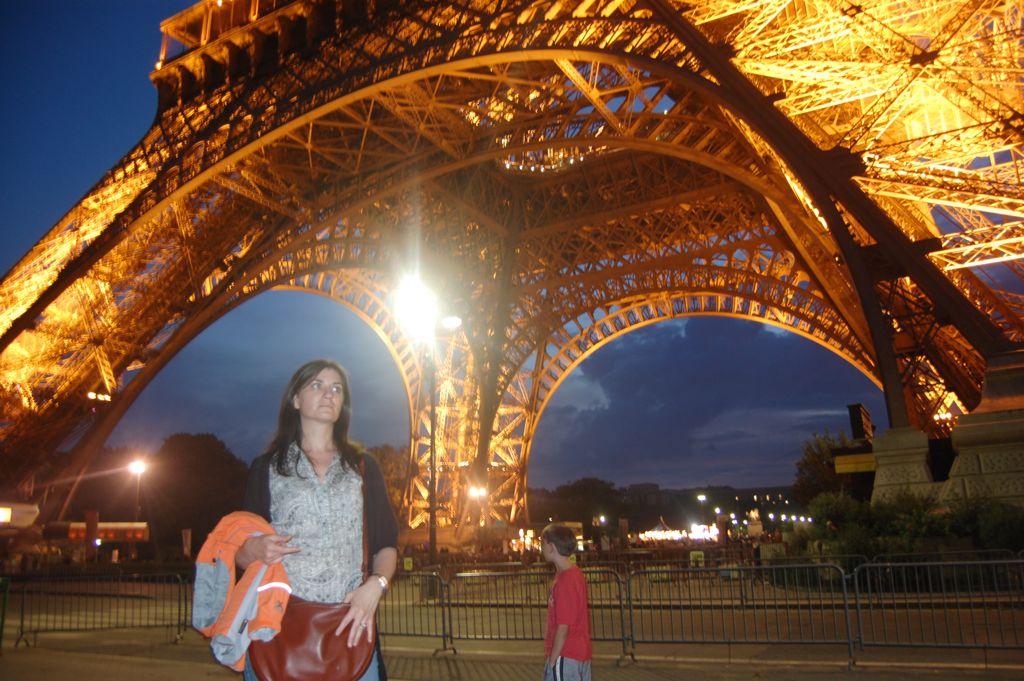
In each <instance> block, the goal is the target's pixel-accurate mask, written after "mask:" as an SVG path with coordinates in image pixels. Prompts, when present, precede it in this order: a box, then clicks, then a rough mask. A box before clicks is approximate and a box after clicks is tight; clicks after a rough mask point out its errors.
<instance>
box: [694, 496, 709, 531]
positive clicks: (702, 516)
mask: <svg viewBox="0 0 1024 681" xmlns="http://www.w3.org/2000/svg"><path fill="white" fill-rule="evenodd" d="M707 500H708V495H706V494H704V493H703V492H702V493H700V494H698V495H697V501H699V502H700V521H701V522H702V523H703V524H705V525H707V524H708V518H707V514H706V513H705V512H704V502H705V501H707Z"/></svg>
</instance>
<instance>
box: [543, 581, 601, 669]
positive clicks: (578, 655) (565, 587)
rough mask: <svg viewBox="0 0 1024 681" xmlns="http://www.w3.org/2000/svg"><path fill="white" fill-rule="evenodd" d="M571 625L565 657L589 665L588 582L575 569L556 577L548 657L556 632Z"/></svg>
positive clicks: (547, 636)
mask: <svg viewBox="0 0 1024 681" xmlns="http://www.w3.org/2000/svg"><path fill="white" fill-rule="evenodd" d="M559 624H568V625H569V637H568V638H567V639H566V640H565V645H564V646H563V647H562V657H568V658H571V659H573V660H579V661H581V662H586V661H587V660H589V659H590V657H591V648H590V613H589V612H588V611H587V580H586V579H585V578H584V577H583V572H582V571H580V569H579V568H578V567H576V566H575V565H573V566H572V567H571V568H569V569H568V570H565V571H564V572H558V573H555V583H554V584H553V585H552V586H551V595H550V596H549V597H548V627H547V630H546V631H545V632H544V654H545V655H548V656H550V655H551V646H552V645H554V641H555V629H557V628H558V625H559Z"/></svg>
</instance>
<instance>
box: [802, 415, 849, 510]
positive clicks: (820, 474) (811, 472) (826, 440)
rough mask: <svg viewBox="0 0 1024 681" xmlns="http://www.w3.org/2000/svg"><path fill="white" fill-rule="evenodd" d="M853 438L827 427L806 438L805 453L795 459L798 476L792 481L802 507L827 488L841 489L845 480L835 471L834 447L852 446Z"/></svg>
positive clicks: (828, 490) (827, 490)
mask: <svg viewBox="0 0 1024 681" xmlns="http://www.w3.org/2000/svg"><path fill="white" fill-rule="evenodd" d="M852 444H853V442H852V441H851V440H850V439H849V438H847V437H846V435H844V434H843V433H842V431H840V433H839V434H838V435H836V436H833V435H831V434H830V433H829V432H828V431H825V434H824V435H818V434H815V435H813V436H812V437H811V439H810V440H807V441H806V442H804V444H803V446H802V447H801V449H802V450H803V455H802V456H801V457H800V460H799V461H797V462H796V479H795V480H794V481H793V499H794V500H795V501H796V503H797V504H799V505H800V506H801V507H803V508H807V505H808V504H809V503H811V499H813V498H814V497H816V496H818V495H819V494H822V493H824V492H839V491H841V490H842V489H843V480H842V478H841V477H840V476H839V475H838V474H837V473H836V468H835V456H834V454H833V451H834V450H835V449H839V448H846V447H850V446H852Z"/></svg>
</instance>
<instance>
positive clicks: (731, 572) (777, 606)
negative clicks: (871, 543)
mask: <svg viewBox="0 0 1024 681" xmlns="http://www.w3.org/2000/svg"><path fill="white" fill-rule="evenodd" d="M629 587H630V599H629V603H630V630H631V632H632V637H633V643H634V645H635V644H637V643H847V644H849V642H850V611H849V599H848V597H847V592H846V581H845V579H844V575H843V571H842V570H840V569H839V568H838V567H836V566H834V565H785V566H767V567H730V568H719V569H710V568H702V569H692V568H691V569H686V570H644V571H641V572H638V573H635V574H633V575H632V576H631V577H630V581H629ZM851 652H852V648H851Z"/></svg>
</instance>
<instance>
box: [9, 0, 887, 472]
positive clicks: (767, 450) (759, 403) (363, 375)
mask: <svg viewBox="0 0 1024 681" xmlns="http://www.w3.org/2000/svg"><path fill="white" fill-rule="evenodd" d="M189 4H190V3H189V2H187V0H145V1H144V2H135V1H131V2H130V1H121V2H114V1H113V0H108V1H105V2H39V1H36V2H31V3H13V2H6V3H0V26H2V28H0V32H2V35H3V39H2V40H0V69H2V70H3V72H2V73H3V76H2V81H3V84H4V88H3V93H4V94H3V97H4V100H5V101H4V102H3V106H2V107H0V117H2V119H3V120H2V122H0V149H2V150H3V151H2V162H0V173H2V176H0V186H2V187H3V193H4V202H3V203H4V210H3V212H2V214H0V234H2V235H3V237H2V244H3V246H2V249H0V271H2V272H4V273H6V272H7V271H8V270H9V269H10V268H11V267H12V266H13V265H14V264H15V263H16V262H17V261H18V260H19V259H20V258H21V257H22V256H23V255H24V254H25V252H26V251H27V250H28V249H29V248H30V247H31V246H32V245H33V244H34V243H35V242H36V241H38V239H39V238H40V237H42V236H43V235H44V234H45V232H46V231H47V230H49V228H50V227H51V226H52V225H53V224H55V223H56V221H57V220H58V219H60V217H61V216H63V215H64V213H66V212H67V211H68V210H69V209H70V208H72V207H73V205H74V204H75V203H76V202H77V201H78V200H79V199H80V198H81V197H82V196H83V195H84V194H85V193H86V192H87V191H88V190H89V189H90V187H92V185H94V184H95V183H96V182H97V181H98V180H99V179H100V178H101V176H102V175H103V173H104V172H105V171H106V170H107V169H109V168H110V167H111V166H112V165H113V164H114V163H115V162H116V161H117V160H118V159H119V158H120V157H121V156H122V155H124V154H125V153H127V152H128V151H129V150H130V149H131V147H132V146H133V145H134V144H135V143H136V142H137V141H138V140H139V139H140V138H141V137H142V135H143V134H144V132H145V131H146V130H147V129H148V127H149V124H150V123H151V122H152V120H153V117H154V114H155V109H156V91H155V89H154V88H153V87H152V85H151V84H150V81H149V78H148V74H149V72H150V70H151V69H152V68H153V65H154V63H155V61H156V59H157V56H158V54H159V48H160V33H159V23H160V21H161V20H163V19H165V18H167V17H169V16H171V15H173V14H174V13H176V12H178V11H181V10H182V9H185V8H186V7H188V6H189ZM318 356H330V357H334V358H336V359H338V360H339V361H340V362H341V363H342V364H343V365H345V366H346V367H348V368H349V371H350V374H351V378H352V390H353V403H354V405H353V406H354V417H353V428H352V435H353V437H355V438H356V439H358V440H360V441H361V442H363V443H364V444H366V445H376V444H392V445H395V446H404V445H405V443H406V438H407V432H408V415H407V413H406V412H405V410H404V395H403V390H402V386H401V383H400V379H399V375H398V371H397V369H396V368H395V367H394V365H393V364H392V360H391V358H390V355H389V354H388V352H387V350H386V349H385V348H384V346H383V345H382V344H381V343H380V341H379V340H378V339H377V337H376V335H375V334H374V333H373V332H372V331H370V329H369V328H368V327H366V326H365V325H364V324H363V323H362V322H361V321H360V320H359V319H358V318H357V317H356V316H355V315H354V314H353V313H351V312H349V311H348V310H346V309H344V308H342V307H341V306H339V305H337V304H335V303H332V302H330V301H327V300H325V299H322V298H319V297H316V296H313V295H309V294H305V295H304V294H299V293H285V292H271V293H267V294H263V295H261V296H259V297H258V298H256V299H253V300H251V301H249V302H248V303H246V304H244V305H242V306H241V307H240V308H238V309H237V310H235V311H234V312H232V313H231V314H229V315H228V316H226V317H224V318H223V319H221V320H220V321H219V322H217V323H216V324H214V325H213V326H211V327H210V328H209V329H208V330H207V331H206V332H204V333H203V334H202V335H201V336H199V338H198V339H196V340H195V341H194V342H193V343H192V344H191V345H189V346H188V347H187V348H185V350H183V351H182V352H181V353H180V354H179V355H178V356H177V357H176V358H175V359H174V360H173V361H172V362H171V363H170V364H169V365H168V366H167V367H166V368H165V369H164V371H163V372H162V373H161V374H160V376H158V377H157V379H156V380H155V381H154V382H153V383H151V384H150V386H149V387H148V388H147V389H146V391H145V392H144V393H143V395H142V396H141V397H140V398H139V399H138V400H137V401H136V403H135V404H134V405H133V407H132V408H131V410H130V411H129V412H128V414H127V416H126V417H125V418H124V420H123V421H122V422H121V424H120V425H119V427H118V429H117V430H116V431H115V432H114V434H113V435H112V436H111V438H110V440H109V441H108V444H109V445H117V446H131V447H133V448H136V449H138V450H139V451H140V453H145V452H151V451H154V450H155V449H156V448H158V447H159V446H160V444H161V442H162V441H163V438H164V437H166V436H167V435H169V434H172V433H176V432H193V433H205V432H209V433H213V434H215V435H217V436H218V437H220V438H221V439H222V440H223V441H224V442H226V443H227V445H228V447H229V448H230V449H231V451H233V452H234V453H235V454H236V455H238V456H239V457H240V458H242V459H245V460H250V459H251V458H252V457H253V456H255V455H256V454H258V453H259V452H260V451H261V448H262V447H263V445H264V444H265V443H266V440H267V438H268V437H269V435H270V432H271V431H272V430H273V427H274V422H275V419H276V409H277V403H278V400H279V399H280V394H281V390H282V389H283V387H284V384H285V382H286V381H287V379H288V377H289V376H290V375H291V373H292V372H293V371H294V369H295V368H296V367H297V366H298V365H299V364H301V363H302V362H304V361H306V360H307V359H310V358H313V357H318ZM856 402H862V403H864V404H865V405H866V406H867V407H868V409H869V411H870V412H871V414H872V417H873V420H874V422H875V424H876V427H878V428H879V429H880V430H881V429H884V427H885V426H886V425H887V424H886V423H885V411H884V403H883V400H882V394H881V392H880V391H879V390H878V389H877V388H876V387H875V386H874V384H873V383H872V382H871V381H869V380H868V379H867V378H865V377H864V376H863V375H862V374H861V373H860V372H858V371H857V370H856V369H854V368H853V367H852V366H850V365H848V364H847V363H846V362H845V361H843V360H842V359H840V358H839V357H838V356H836V355H834V354H832V353H831V352H829V351H827V350H825V349H824V348H822V347H820V346H818V345H816V344H814V343H812V342H810V341H808V340H805V339H803V338H800V337H798V336H796V335H793V334H789V333H785V332H782V331H780V330H778V329H774V328H771V327H767V326H763V325H760V324H756V323H753V322H745V321H737V320H729V319H723V318H709V317H695V318H689V319H686V320H676V321H671V322H665V323H662V324H658V325H655V326H648V327H645V328H643V329H641V330H639V331H635V332H633V333H631V334H629V335H627V336H625V337H622V338H620V339H618V340H617V341H616V342H614V343H612V344H610V345H609V346H607V347H605V348H603V349H602V350H601V351H599V352H597V353H596V354H594V355H593V356H592V357H590V358H589V359H588V360H587V361H585V362H584V363H583V364H582V365H581V367H580V368H579V369H578V370H577V371H576V372H575V373H574V374H573V375H572V376H570V377H569V378H568V379H567V380H566V382H565V383H564V384H563V386H562V387H561V388H560V389H559V392H558V393H557V394H556V395H555V397H554V398H553V400H552V402H551V404H550V405H549V407H548V410H547V412H546V413H545V414H544V417H543V420H542V422H541V424H540V427H539V429H538V432H537V436H536V440H535V443H534V448H533V453H532V455H531V460H530V469H529V476H530V485H531V486H538V487H549V488H550V487H555V486H557V485H559V484H562V483H565V482H569V481H572V480H575V479H577V478H580V477H583V476H584V475H587V476H596V477H600V478H604V479H607V480H612V481H614V482H615V483H617V484H620V485H626V484H629V483H637V482H657V483H658V484H660V485H661V486H662V487H663V488H687V487H698V486H703V485H732V486H735V487H752V486H760V485H766V486H767V485H784V484H789V483H790V482H792V479H793V473H794V462H795V461H796V459H797V458H798V457H799V453H800V445H801V443H803V442H804V441H805V440H806V439H808V437H810V436H811V435H812V434H813V433H822V432H825V431H826V430H828V431H830V432H832V433H835V432H837V431H839V430H842V431H844V432H846V433H849V424H848V418H847V410H846V405H847V404H850V403H856Z"/></svg>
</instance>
